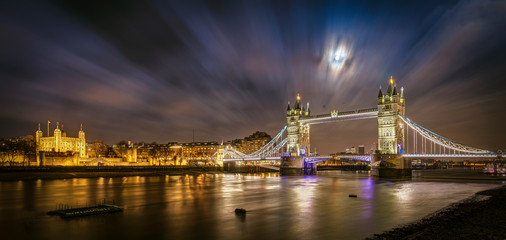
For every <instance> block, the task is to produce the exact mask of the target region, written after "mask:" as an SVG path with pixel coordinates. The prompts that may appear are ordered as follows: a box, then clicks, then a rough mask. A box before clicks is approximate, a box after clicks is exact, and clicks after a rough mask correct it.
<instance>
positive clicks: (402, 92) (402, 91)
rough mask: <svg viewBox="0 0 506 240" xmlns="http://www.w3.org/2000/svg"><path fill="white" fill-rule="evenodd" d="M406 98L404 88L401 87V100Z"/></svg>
mask: <svg viewBox="0 0 506 240" xmlns="http://www.w3.org/2000/svg"><path fill="white" fill-rule="evenodd" d="M403 97H404V87H401V98H403Z"/></svg>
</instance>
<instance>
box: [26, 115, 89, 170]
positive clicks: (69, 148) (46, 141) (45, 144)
mask: <svg viewBox="0 0 506 240" xmlns="http://www.w3.org/2000/svg"><path fill="white" fill-rule="evenodd" d="M48 135H49V134H48ZM35 149H36V153H37V161H38V162H39V160H40V159H39V152H56V153H72V154H74V153H78V154H79V157H81V158H84V157H86V138H85V135H84V131H83V126H82V124H81V129H80V130H79V133H78V137H77V138H75V137H67V133H66V132H65V131H63V130H61V129H60V128H59V126H58V123H56V129H55V130H54V134H53V136H52V137H51V136H47V137H44V136H43V133H42V130H40V124H39V129H38V130H37V131H36V132H35Z"/></svg>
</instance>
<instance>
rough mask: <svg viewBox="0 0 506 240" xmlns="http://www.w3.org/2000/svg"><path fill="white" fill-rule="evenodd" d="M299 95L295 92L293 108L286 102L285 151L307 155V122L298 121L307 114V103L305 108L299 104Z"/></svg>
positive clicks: (295, 154)
mask: <svg viewBox="0 0 506 240" xmlns="http://www.w3.org/2000/svg"><path fill="white" fill-rule="evenodd" d="M300 100H301V98H300V95H299V94H297V98H296V101H295V105H294V106H293V108H292V107H291V106H290V102H289V103H288V107H287V109H286V125H287V130H286V131H287V139H288V142H287V143H286V152H289V153H291V155H292V156H307V155H309V150H310V145H309V124H303V123H300V122H299V120H300V119H301V117H304V116H309V114H310V110H309V103H308V104H307V109H304V106H303V105H302V104H301V101H300Z"/></svg>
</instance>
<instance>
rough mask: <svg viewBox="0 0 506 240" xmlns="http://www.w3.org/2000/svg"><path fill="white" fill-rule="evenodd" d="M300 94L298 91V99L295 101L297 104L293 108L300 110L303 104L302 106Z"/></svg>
mask: <svg viewBox="0 0 506 240" xmlns="http://www.w3.org/2000/svg"><path fill="white" fill-rule="evenodd" d="M300 99H301V98H300V94H298V93H297V97H296V101H295V105H294V106H293V109H295V110H300V109H301V106H300Z"/></svg>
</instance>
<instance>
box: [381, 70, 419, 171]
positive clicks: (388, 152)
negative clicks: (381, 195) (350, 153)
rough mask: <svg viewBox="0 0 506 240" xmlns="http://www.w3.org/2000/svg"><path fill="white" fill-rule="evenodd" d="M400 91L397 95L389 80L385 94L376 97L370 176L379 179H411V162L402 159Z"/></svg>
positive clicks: (402, 104)
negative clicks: (374, 148) (375, 144)
mask: <svg viewBox="0 0 506 240" xmlns="http://www.w3.org/2000/svg"><path fill="white" fill-rule="evenodd" d="M405 114H406V113H405V99H404V89H403V88H401V92H400V93H399V92H397V86H396V84H395V83H394V79H393V77H390V85H389V86H388V89H387V91H386V92H385V94H383V92H382V91H381V87H380V90H379V93H378V149H377V150H378V154H375V155H374V159H373V163H372V167H373V175H375V176H379V177H406V176H411V161H410V160H409V159H404V158H403V157H402V154H403V153H404V124H403V122H402V120H401V119H400V117H399V115H400V116H404V115H405Z"/></svg>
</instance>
